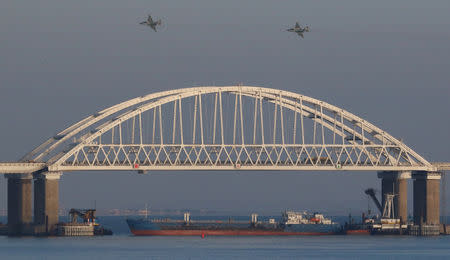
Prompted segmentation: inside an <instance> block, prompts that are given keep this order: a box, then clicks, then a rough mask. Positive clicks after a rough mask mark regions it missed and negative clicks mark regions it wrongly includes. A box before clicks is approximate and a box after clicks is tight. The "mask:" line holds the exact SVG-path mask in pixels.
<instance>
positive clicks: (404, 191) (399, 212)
mask: <svg viewBox="0 0 450 260" xmlns="http://www.w3.org/2000/svg"><path fill="white" fill-rule="evenodd" d="M378 178H381V196H382V198H381V201H382V202H381V205H382V207H383V208H384V202H385V199H386V194H395V197H394V217H395V218H399V219H401V221H402V223H406V222H407V220H408V179H411V172H410V171H383V172H378Z"/></svg>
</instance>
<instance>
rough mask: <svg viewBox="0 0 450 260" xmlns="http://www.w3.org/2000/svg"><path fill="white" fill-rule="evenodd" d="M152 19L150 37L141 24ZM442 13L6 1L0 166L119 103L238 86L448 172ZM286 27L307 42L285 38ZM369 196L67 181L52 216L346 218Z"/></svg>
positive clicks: (358, 184)
mask: <svg viewBox="0 0 450 260" xmlns="http://www.w3.org/2000/svg"><path fill="white" fill-rule="evenodd" d="M149 13H151V14H152V15H154V16H155V17H157V18H161V19H162V20H163V23H164V26H163V28H162V30H161V31H160V32H158V33H155V32H153V31H152V30H151V29H150V28H148V27H146V26H142V25H139V24H138V23H139V22H141V21H142V20H145V19H146V16H147V14H149ZM449 13H450V2H449V1H357V0H355V1H332V0H329V1H297V0H295V1H268V0H251V1H242V0H240V1H237V0H232V1H207V0H199V1H194V0H186V1H185V0H183V1H181V0H178V1H132V0H131V1H118V0H115V1H95V0H94V1H92V0H90V1H87V0H81V1H56V0H55V1H47V0H42V1H17V0H14V1H13V0H3V1H2V4H1V8H0V116H1V123H0V161H14V160H18V159H19V158H20V157H21V156H23V155H24V154H26V153H27V152H28V151H30V150H31V149H32V148H34V147H35V146H37V145H38V144H40V143H41V142H43V141H44V140H46V139H47V138H48V137H50V136H53V135H54V134H56V133H57V132H58V131H59V130H61V129H63V128H65V127H67V126H70V125H71V124H72V123H75V122H76V121H78V120H79V119H81V118H83V117H85V116H87V115H89V114H92V113H94V112H96V111H98V110H101V109H103V108H106V107H109V106H112V105H114V104H116V103H118V102H120V101H123V100H127V99H130V98H133V97H136V96H141V95H144V94H148V93H152V92H156V91H161V90H167V89H173V88H182V87H190V86H196V85H232V84H237V83H243V84H245V85H256V86H264V87H271V88H278V89H283V90H289V91H294V92H297V93H301V94H304V95H308V96H311V97H315V98H318V99H322V100H324V101H326V102H329V103H331V104H334V105H336V106H338V107H342V108H345V109H347V110H348V111H350V112H352V113H354V114H356V115H358V116H360V117H362V118H364V119H366V120H368V121H370V122H372V123H374V124H375V125H377V126H379V127H380V128H382V129H384V130H386V131H388V132H389V133H390V134H392V135H393V136H395V137H397V138H401V139H402V140H403V141H404V142H405V143H406V144H407V145H409V146H410V147H411V148H413V149H414V150H415V151H417V152H418V153H419V154H421V155H423V156H424V157H425V158H426V159H428V160H429V161H450V148H449V147H450V141H449V140H450V139H449V137H448V135H449V133H450V117H449V111H450V102H449V98H450V86H449V83H450V15H449ZM296 21H299V22H301V23H306V24H310V25H311V28H312V31H311V32H309V33H306V34H305V39H301V38H299V37H298V36H296V35H295V34H293V33H288V32H285V29H286V28H288V27H290V26H292V25H294V23H295V22H296ZM379 186H380V182H379V180H378V179H377V177H376V173H375V172H373V173H372V172H363V173H356V172H347V173H342V172H339V173H334V172H333V173H306V172H300V173H297V172H288V173H286V172H284V173H276V172H275V173H256V172H253V173H236V172H220V173H205V172H203V173H195V172H178V173H175V172H163V173H156V174H152V175H146V176H138V175H137V174H132V173H129V172H123V173H122V172H114V173H95V172H94V173H93V172H83V173H79V172H71V173H66V174H64V175H63V177H62V179H61V182H60V194H61V196H60V205H61V206H62V207H65V208H70V207H90V206H92V205H93V201H94V200H96V204H97V207H98V208H136V207H143V206H144V204H145V203H148V204H149V205H150V206H151V207H154V208H193V209H200V208H209V209H219V210H227V211H238V212H241V213H248V212H251V211H259V212H278V211H280V210H282V209H285V208H297V209H302V208H308V209H322V210H326V211H327V212H330V213H334V212H338V213H343V212H347V211H353V212H358V210H359V209H364V208H366V207H367V199H366V198H365V196H364V195H363V190H364V189H365V188H367V187H376V188H379ZM410 187H411V185H410ZM411 188H412V187H411ZM411 193H412V192H410V194H411ZM2 208H6V179H4V178H0V209H2ZM447 208H449V209H450V200H449V201H447ZM409 211H410V212H411V211H412V207H410V208H409Z"/></svg>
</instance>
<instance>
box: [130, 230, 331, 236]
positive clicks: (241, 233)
mask: <svg viewBox="0 0 450 260" xmlns="http://www.w3.org/2000/svg"><path fill="white" fill-rule="evenodd" d="M131 233H133V235H135V236H320V235H335V234H337V232H328V233H320V232H284V231H252V230H249V231H245V230H131Z"/></svg>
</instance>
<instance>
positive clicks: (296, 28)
mask: <svg viewBox="0 0 450 260" xmlns="http://www.w3.org/2000/svg"><path fill="white" fill-rule="evenodd" d="M286 31H288V32H295V33H297V34H298V35H299V36H300V37H302V38H305V37H304V36H303V33H304V32H309V31H310V28H309V26H308V25H306V26H305V27H303V26H301V25H300V24H299V23H298V22H296V23H295V26H294V27H293V28H289V29H287V30H286Z"/></svg>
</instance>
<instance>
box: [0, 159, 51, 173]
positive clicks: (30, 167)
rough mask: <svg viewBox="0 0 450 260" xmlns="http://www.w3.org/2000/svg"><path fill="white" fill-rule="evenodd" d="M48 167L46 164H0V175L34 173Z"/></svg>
mask: <svg viewBox="0 0 450 260" xmlns="http://www.w3.org/2000/svg"><path fill="white" fill-rule="evenodd" d="M45 167H46V164H45V163H25V162H0V174H4V173H19V174H20V173H33V172H36V171H39V170H42V169H44V168H45Z"/></svg>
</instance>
